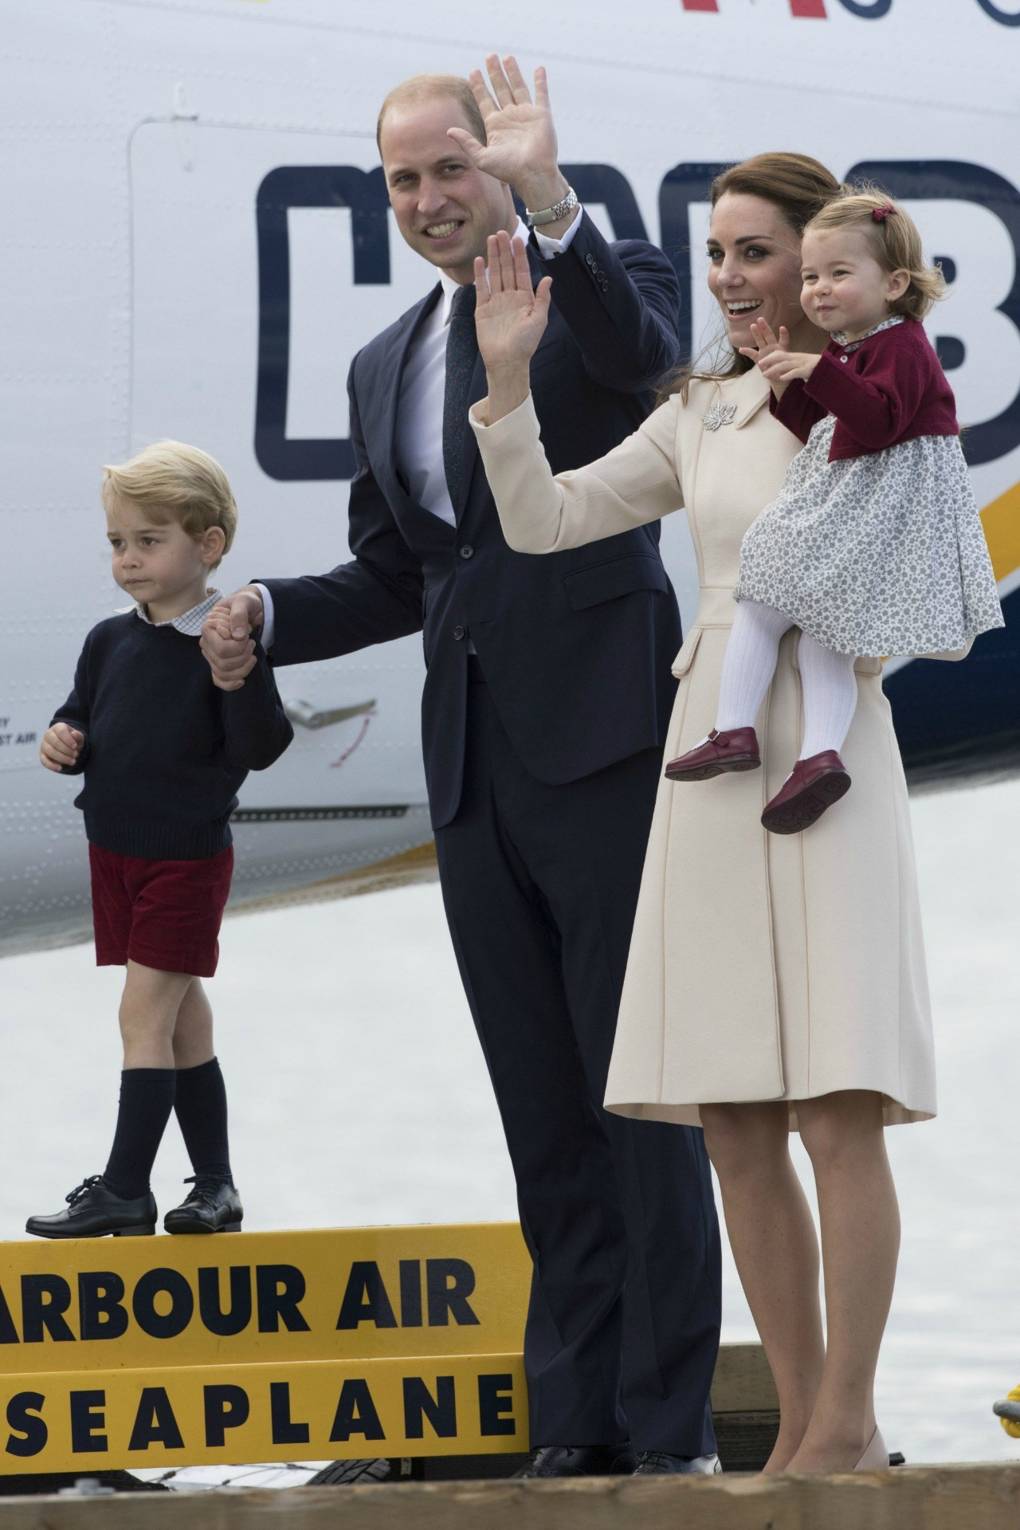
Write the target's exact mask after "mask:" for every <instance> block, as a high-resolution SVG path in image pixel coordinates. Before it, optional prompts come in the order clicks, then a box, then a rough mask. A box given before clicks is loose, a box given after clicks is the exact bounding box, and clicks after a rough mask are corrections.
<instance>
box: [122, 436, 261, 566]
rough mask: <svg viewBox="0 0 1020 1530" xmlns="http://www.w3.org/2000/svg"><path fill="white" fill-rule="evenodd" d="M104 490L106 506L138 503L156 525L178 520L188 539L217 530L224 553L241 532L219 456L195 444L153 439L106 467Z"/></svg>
mask: <svg viewBox="0 0 1020 1530" xmlns="http://www.w3.org/2000/svg"><path fill="white" fill-rule="evenodd" d="M100 492H101V494H102V499H103V504H104V505H105V506H106V507H107V508H109V507H110V506H111V504H112V503H114V502H115V501H120V502H122V503H125V504H129V505H135V506H136V507H137V508H138V509H139V510H143V511H144V512H145V514H146V515H147V516H148V517H149V518H150V520H151V521H152V522H153V523H154V524H155V525H157V526H160V525H166V524H167V522H169V521H177V522H178V524H179V525H181V526H182V527H183V528H184V530H185V531H186V532H187V533H188V535H189V537H195V538H198V537H200V536H201V535H202V533H203V532H204V531H208V530H209V528H210V527H211V526H218V527H219V528H220V530H221V531H222V532H223V537H224V542H223V551H224V553H228V552H229V551H230V544H231V542H233V540H234V532H235V531H236V530H237V505H236V503H235V501H234V495H233V493H232V491H231V488H230V482H229V480H228V478H227V475H226V473H225V472H224V471H223V469H222V468H221V467H220V465H219V463H218V462H217V461H216V458H215V457H210V455H209V453H208V452H203V451H201V450H200V449H199V447H197V446H187V445H185V443H184V442H183V441H155V442H153V444H152V445H151V446H145V447H143V448H142V450H141V451H140V452H138V453H137V455H136V456H134V457H132V458H131V459H130V460H129V461H128V462H123V463H121V464H120V465H119V466H115V465H113V464H107V465H106V466H104V468H103V484H102V489H101V491H100ZM213 566H214V567H215V565H213Z"/></svg>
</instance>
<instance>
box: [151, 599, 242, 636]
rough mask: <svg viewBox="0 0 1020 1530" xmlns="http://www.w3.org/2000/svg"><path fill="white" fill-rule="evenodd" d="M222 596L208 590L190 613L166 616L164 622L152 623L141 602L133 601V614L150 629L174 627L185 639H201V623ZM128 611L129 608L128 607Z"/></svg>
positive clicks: (183, 612)
mask: <svg viewBox="0 0 1020 1530" xmlns="http://www.w3.org/2000/svg"><path fill="white" fill-rule="evenodd" d="M222 599H223V596H222V595H221V594H220V592H219V590H209V591H208V593H207V594H206V597H205V599H204V600H200V601H199V603H198V605H197V606H192V607H191V610H190V611H182V612H181V614H180V616H168V617H167V619H166V621H165V622H154V621H153V620H152V617H151V616H150V615H149V613H148V611H146V609H145V607H144V606H143V605H142V603H141V601H138V600H136V601H135V614H136V615H137V616H140V617H141V619H142V621H143V622H148V624H149V626H150V627H176V628H177V631H178V632H183V633H184V635H185V637H201V636H202V623H203V622H204V621H205V619H206V617H207V616H208V615H209V612H210V611H211V610H212V608H213V606H214V605H215V604H216V602H217V601H218V600H222ZM128 609H129V610H130V607H128Z"/></svg>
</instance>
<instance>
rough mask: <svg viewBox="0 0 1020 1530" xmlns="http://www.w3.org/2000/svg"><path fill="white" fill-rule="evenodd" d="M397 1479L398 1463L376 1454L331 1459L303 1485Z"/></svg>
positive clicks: (341, 1484) (398, 1474) (398, 1478)
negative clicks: (357, 1458)
mask: <svg viewBox="0 0 1020 1530" xmlns="http://www.w3.org/2000/svg"><path fill="white" fill-rule="evenodd" d="M399 1481H400V1466H399V1463H398V1462H396V1461H388V1460H387V1459H386V1457H385V1456H377V1457H375V1458H374V1459H372V1460H367V1461H361V1460H355V1461H331V1462H330V1463H329V1465H328V1466H324V1467H322V1469H321V1470H320V1471H317V1472H316V1473H315V1476H314V1477H309V1479H308V1481H307V1482H306V1483H305V1486H306V1487H319V1486H320V1485H321V1484H323V1483H329V1484H330V1485H331V1486H334V1487H348V1486H350V1485H351V1484H352V1483H355V1482H357V1483H359V1484H364V1483H366V1482H399Z"/></svg>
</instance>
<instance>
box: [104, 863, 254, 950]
mask: <svg viewBox="0 0 1020 1530" xmlns="http://www.w3.org/2000/svg"><path fill="white" fill-rule="evenodd" d="M89 867H90V869H91V872H92V922H93V925H94V927H95V932H96V965H97V966H98V967H111V966H123V965H124V963H125V962H127V961H129V960H130V961H133V962H139V963H140V964H141V965H142V966H143V967H154V968H155V969H156V971H157V972H190V973H191V975H192V976H193V977H212V975H213V973H214V972H215V971H216V962H217V960H218V958H219V954H220V947H219V939H218V937H219V933H220V921H221V920H222V918H223V908H224V905H225V904H226V901H227V894H228V893H229V892H230V877H231V873H232V872H233V869H234V850H233V846H231V845H228V846H227V847H226V849H225V850H221V851H220V852H219V853H218V854H217V855H210V856H205V857H204V858H203V859H202V860H198V861H153V860H145V859H143V858H142V857H141V856H138V855H117V854H116V853H115V852H114V851H113V850H103V849H102V848H101V847H100V846H99V845H89Z"/></svg>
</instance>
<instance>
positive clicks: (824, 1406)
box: [789, 1090, 900, 1472]
mask: <svg viewBox="0 0 1020 1530" xmlns="http://www.w3.org/2000/svg"><path fill="white" fill-rule="evenodd" d="M797 1113H798V1119H799V1124H800V1132H801V1137H802V1139H803V1142H804V1146H805V1147H806V1149H807V1151H808V1153H809V1155H810V1157H811V1162H812V1166H813V1168H814V1171H815V1182H816V1185H817V1187H818V1211H819V1218H820V1222H821V1232H822V1267H823V1270H824V1285H825V1305H826V1331H827V1342H826V1353H825V1366H824V1369H823V1371H822V1379H821V1384H820V1385H819V1388H818V1396H817V1398H816V1401H815V1406H814V1411H813V1413H812V1415H811V1422H810V1424H809V1425H808V1428H807V1431H806V1433H805V1435H804V1439H803V1440H802V1441H801V1444H800V1447H799V1449H798V1450H797V1453H796V1455H795V1456H794V1457H793V1459H792V1460H791V1462H790V1466H789V1469H790V1470H791V1471H803V1472H835V1471H848V1470H850V1469H852V1468H853V1466H854V1464H855V1463H856V1462H857V1460H858V1459H859V1458H860V1456H861V1454H862V1453H863V1451H864V1448H865V1446H866V1445H867V1443H868V1441H869V1440H870V1438H871V1435H872V1432H873V1431H874V1428H875V1399H874V1387H875V1370H876V1367H877V1365H878V1351H879V1346H880V1345H881V1342H882V1335H883V1333H884V1332H885V1325H886V1320H887V1319H888V1316H889V1307H890V1304H891V1302H892V1293H893V1284H894V1282H895V1279H896V1260H897V1256H898V1254H899V1246H900V1219H899V1208H898V1206H897V1203H896V1189H895V1186H894V1184H893V1179H892V1173H891V1171H890V1168H889V1160H888V1158H887V1157H886V1151H885V1133H884V1130H883V1123H882V1100H881V1096H880V1095H878V1094H876V1093H873V1092H871V1091H868V1090H841V1091H839V1092H837V1093H834V1094H827V1095H822V1096H821V1097H820V1098H818V1099H815V1100H802V1101H799V1102H798V1105H797Z"/></svg>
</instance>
